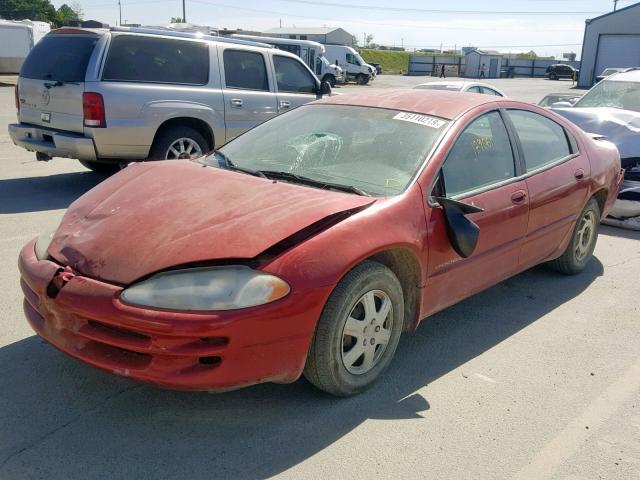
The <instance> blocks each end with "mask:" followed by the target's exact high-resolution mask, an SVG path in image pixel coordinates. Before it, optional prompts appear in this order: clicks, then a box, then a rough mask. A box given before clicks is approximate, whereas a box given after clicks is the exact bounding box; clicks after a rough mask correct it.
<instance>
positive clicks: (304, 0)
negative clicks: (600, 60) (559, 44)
mask: <svg viewBox="0 0 640 480" xmlns="http://www.w3.org/2000/svg"><path fill="white" fill-rule="evenodd" d="M277 1H279V2H287V3H297V4H304V5H322V6H325V7H337V8H349V9H355V10H378V11H383V12H403V13H432V14H442V13H446V14H464V15H599V14H601V13H602V12H601V11H599V12H576V11H570V12H558V11H544V12H543V11H514V10H449V9H446V10H445V9H442V10H440V9H424V8H402V7H380V6H376V5H350V4H346V3H334V2H323V1H316V0H277Z"/></svg>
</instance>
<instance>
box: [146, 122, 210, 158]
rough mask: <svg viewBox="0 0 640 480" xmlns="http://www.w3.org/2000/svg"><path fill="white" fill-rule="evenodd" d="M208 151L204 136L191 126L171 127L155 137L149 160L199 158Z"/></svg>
mask: <svg viewBox="0 0 640 480" xmlns="http://www.w3.org/2000/svg"><path fill="white" fill-rule="evenodd" d="M208 151H209V145H208V143H207V141H206V140H205V138H204V137H203V136H202V135H201V134H200V132H198V131H197V130H195V129H193V128H191V127H171V128H168V129H166V130H164V131H162V132H160V134H158V137H157V138H156V140H155V142H153V145H152V146H151V153H150V155H149V158H150V159H151V160H182V159H191V158H200V157H202V156H203V155H204V154H205V153H206V152H208Z"/></svg>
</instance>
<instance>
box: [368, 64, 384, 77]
mask: <svg viewBox="0 0 640 480" xmlns="http://www.w3.org/2000/svg"><path fill="white" fill-rule="evenodd" d="M369 65H371V66H372V67H373V68H375V69H376V73H377V74H378V75H380V74H381V73H382V65H381V64H379V63H375V62H369Z"/></svg>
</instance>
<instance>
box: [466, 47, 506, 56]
mask: <svg viewBox="0 0 640 480" xmlns="http://www.w3.org/2000/svg"><path fill="white" fill-rule="evenodd" d="M470 53H478V54H480V55H500V56H502V53H500V52H499V51H497V50H480V49H479V48H474V49H473V50H470V51H468V52H467V53H465V55H469V54H470Z"/></svg>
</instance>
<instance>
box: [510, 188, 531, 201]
mask: <svg viewBox="0 0 640 480" xmlns="http://www.w3.org/2000/svg"><path fill="white" fill-rule="evenodd" d="M526 198H527V192H525V191H524V190H517V191H515V192H513V193H512V194H511V201H512V202H513V203H515V204H520V203H523V202H524V201H525V200H526Z"/></svg>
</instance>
